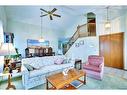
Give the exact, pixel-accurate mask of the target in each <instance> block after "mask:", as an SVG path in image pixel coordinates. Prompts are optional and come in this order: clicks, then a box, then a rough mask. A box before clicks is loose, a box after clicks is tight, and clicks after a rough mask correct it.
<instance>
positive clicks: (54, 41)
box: [7, 20, 59, 56]
mask: <svg viewBox="0 0 127 95" xmlns="http://www.w3.org/2000/svg"><path fill="white" fill-rule="evenodd" d="M40 29H41V28H40V26H36V25H31V24H26V23H21V22H18V21H12V20H8V24H7V32H12V33H14V36H15V37H14V45H15V47H16V48H18V50H19V53H21V54H22V56H25V48H26V47H27V39H39V38H40V37H41V32H40ZM43 37H44V39H45V40H49V42H50V46H51V47H52V48H53V50H54V51H55V52H57V50H58V37H59V34H57V32H55V31H52V30H49V29H48V30H47V29H46V32H44V31H43Z"/></svg>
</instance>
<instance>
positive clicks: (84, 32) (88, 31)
mask: <svg viewBox="0 0 127 95" xmlns="http://www.w3.org/2000/svg"><path fill="white" fill-rule="evenodd" d="M88 36H96V24H95V23H87V24H83V25H80V26H79V25H78V27H77V30H76V32H75V33H74V34H73V36H72V37H71V38H70V39H69V41H68V42H67V43H66V44H64V49H63V54H66V53H67V51H68V50H69V49H70V48H71V46H72V45H73V44H74V43H75V41H76V40H77V39H78V38H81V37H88Z"/></svg>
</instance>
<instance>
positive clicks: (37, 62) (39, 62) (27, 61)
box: [22, 57, 43, 69]
mask: <svg viewBox="0 0 127 95" xmlns="http://www.w3.org/2000/svg"><path fill="white" fill-rule="evenodd" d="M42 62H43V60H41V58H39V57H34V58H25V59H23V60H22V63H23V64H24V63H25V64H30V65H31V66H33V67H34V68H36V69H39V68H40V67H41V66H43V64H42Z"/></svg>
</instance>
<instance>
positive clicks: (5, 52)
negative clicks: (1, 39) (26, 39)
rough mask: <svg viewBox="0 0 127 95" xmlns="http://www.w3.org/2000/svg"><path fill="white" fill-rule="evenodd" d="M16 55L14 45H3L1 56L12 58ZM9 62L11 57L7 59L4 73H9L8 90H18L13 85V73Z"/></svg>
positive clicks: (0, 48) (0, 47)
mask: <svg viewBox="0 0 127 95" xmlns="http://www.w3.org/2000/svg"><path fill="white" fill-rule="evenodd" d="M15 54H16V51H15V48H14V46H13V45H12V43H1V46H0V56H10V55H15ZM9 61H10V59H9V57H8V58H7V59H5V68H4V73H8V86H7V88H6V89H9V88H13V89H16V88H15V86H14V85H12V84H11V73H10V68H9V66H8V63H9Z"/></svg>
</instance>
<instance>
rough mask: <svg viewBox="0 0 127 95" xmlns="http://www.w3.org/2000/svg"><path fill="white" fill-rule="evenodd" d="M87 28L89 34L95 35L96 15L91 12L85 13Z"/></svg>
mask: <svg viewBox="0 0 127 95" xmlns="http://www.w3.org/2000/svg"><path fill="white" fill-rule="evenodd" d="M87 27H88V28H87V29H88V35H89V36H96V15H95V14H94V13H92V12H89V13H87Z"/></svg>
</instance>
